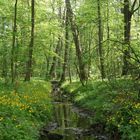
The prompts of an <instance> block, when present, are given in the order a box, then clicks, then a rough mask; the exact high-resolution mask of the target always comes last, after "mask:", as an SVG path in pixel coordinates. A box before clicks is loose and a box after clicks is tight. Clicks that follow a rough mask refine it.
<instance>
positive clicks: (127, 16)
mask: <svg viewBox="0 0 140 140" xmlns="http://www.w3.org/2000/svg"><path fill="white" fill-rule="evenodd" d="M137 2H138V1H137V0H134V1H133V3H132V6H131V7H130V1H129V0H124V8H123V14H124V47H125V49H124V53H123V67H122V75H127V74H128V70H129V58H130V48H131V44H130V36H131V19H132V15H133V14H134V13H135V12H136V11H137V10H138V9H139V7H140V4H139V5H138V7H137V8H136V9H135V6H136V3H137Z"/></svg>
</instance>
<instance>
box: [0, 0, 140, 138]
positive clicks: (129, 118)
mask: <svg viewBox="0 0 140 140" xmlns="http://www.w3.org/2000/svg"><path fill="white" fill-rule="evenodd" d="M54 80H55V81H59V82H60V83H61V85H62V87H63V88H64V89H65V90H67V92H69V93H71V94H74V95H72V96H76V97H75V99H74V102H76V103H77V104H79V105H81V106H82V107H85V108H88V109H91V110H95V112H98V113H97V114H98V115H97V116H96V117H95V122H100V123H102V124H105V125H106V126H107V127H106V132H107V133H108V132H111V134H110V135H111V140H118V139H122V140H123V139H124V140H126V139H127V140H129V139H130V140H139V139H140V102H139V101H140V1H139V0H0V84H1V85H0V96H1V97H0V105H1V106H2V107H0V122H2V121H3V123H1V124H0V131H1V132H2V133H1V132H0V137H1V138H2V140H35V138H36V137H38V136H37V133H36V132H37V130H36V129H37V128H40V126H42V122H44V121H45V120H47V119H48V118H50V117H48V116H51V113H50V112H51V111H50V110H51V105H50V104H49V100H51V99H50V97H49V93H50V90H51V86H50V81H54ZM45 83H46V86H45V87H44V85H45ZM43 89H44V91H43ZM30 90H31V91H30ZM45 90H46V92H48V95H44V92H45ZM34 91H36V93H34ZM41 91H42V94H41ZM21 93H22V94H21ZM28 93H29V94H28ZM79 93H81V94H79ZM18 94H19V95H18ZM24 94H25V95H24ZM26 94H27V95H26ZM17 96H18V97H17ZM25 96H27V97H25ZM35 96H36V97H35ZM45 96H47V97H46V99H45V98H43V97H45ZM18 98H21V100H23V102H22V103H23V105H27V104H29V106H28V107H26V106H25V107H23V106H22V103H20V101H19V102H18V103H19V104H18V103H17V104H16V103H14V101H15V102H16V101H17V100H18ZM28 98H31V99H30V100H35V99H36V100H37V101H36V102H37V103H36V102H32V103H29V102H28V101H27V100H26V99H28ZM3 100H4V101H3ZM42 100H43V101H42ZM8 101H9V105H13V108H12V109H11V112H10V111H9V112H8V110H9V106H8V103H5V102H8ZM24 101H25V102H24ZM103 101H104V102H103ZM44 102H47V105H48V104H49V105H48V106H50V108H49V110H47V109H46V107H45V105H44ZM86 102H88V103H89V104H87V103H86ZM16 105H17V106H18V107H19V108H20V107H23V108H24V109H25V112H26V113H27V112H30V113H31V114H32V115H33V116H34V117H33V116H32V117H31V118H30V117H29V116H28V113H27V114H26V113H24V115H23V116H21V113H20V111H21V110H22V109H21V110H20V109H17V108H18V107H17V106H16ZM15 106H16V107H17V108H16V107H15ZM15 108H16V109H17V110H16V109H15ZM31 108H32V109H31ZM39 108H41V109H42V108H43V109H44V112H43V111H42V115H41V116H39V115H37V114H38V113H39V111H40V109H39ZM33 109H35V110H33ZM43 109H42V110H43ZM6 110H7V111H6ZM13 110H14V111H15V110H16V111H15V114H16V115H17V118H18V120H20V119H21V118H22V122H21V121H15V122H13V121H12V122H10V120H9V121H8V120H7V117H8V116H9V118H11V117H12V116H13V113H12V112H13ZM32 112H34V113H32ZM35 112H36V113H35ZM46 113H47V114H49V115H48V116H47V117H48V118H46V117H45V114H46ZM7 114H9V115H7ZM34 114H35V115H34ZM14 116H15V115H14ZM105 116H108V117H107V119H105ZM4 118H6V119H5V121H4ZM27 118H28V119H27ZM33 118H34V119H33ZM40 118H41V119H40ZM42 118H43V119H42ZM122 118H123V119H122ZM36 119H38V120H39V119H40V120H41V121H39V122H38V123H37V124H36V125H35V130H34V131H35V132H33V131H32V132H31V136H30V135H27V136H26V135H25V134H26V132H28V131H29V130H30V129H33V126H32V122H31V120H34V122H36V121H35V120H36ZM98 119H100V120H98ZM27 120H29V121H28V122H27ZM24 121H25V122H24ZM18 123H21V126H23V127H22V128H21V129H18V128H17V127H16V130H15V131H14V130H13V131H14V133H10V134H9V132H10V130H11V128H13V127H14V126H16V125H19V124H18ZM24 124H25V125H24ZM6 125H8V126H9V125H10V127H11V128H7V127H6ZM28 125H29V126H30V127H31V126H32V127H31V128H29V127H28ZM8 129H9V130H8ZM21 130H22V131H23V133H22V132H21ZM6 131H7V132H6ZM16 132H17V133H16ZM34 134H36V135H34ZM113 136H114V137H113Z"/></svg>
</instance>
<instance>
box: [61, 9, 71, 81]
mask: <svg viewBox="0 0 140 140" xmlns="http://www.w3.org/2000/svg"><path fill="white" fill-rule="evenodd" d="M68 25H69V22H68V10H66V18H65V54H64V64H63V71H62V75H61V80H60V82H63V81H64V80H65V77H66V68H67V62H68V48H69V42H68V41H69V33H68Z"/></svg>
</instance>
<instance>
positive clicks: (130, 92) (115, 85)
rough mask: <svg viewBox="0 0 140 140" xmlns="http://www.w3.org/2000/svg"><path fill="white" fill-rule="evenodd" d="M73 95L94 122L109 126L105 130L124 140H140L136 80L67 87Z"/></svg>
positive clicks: (73, 84)
mask: <svg viewBox="0 0 140 140" xmlns="http://www.w3.org/2000/svg"><path fill="white" fill-rule="evenodd" d="M63 88H64V89H65V90H66V91H67V92H69V93H71V94H72V95H74V102H75V103H76V104H78V105H80V106H81V107H84V108H87V109H89V110H91V111H93V112H94V113H95V115H94V117H93V120H94V122H95V123H103V124H105V125H106V131H108V132H112V133H115V131H118V132H119V134H120V136H121V139H122V140H126V139H127V140H139V139H140V102H139V99H138V90H137V86H136V84H135V82H134V81H132V80H130V79H118V80H112V81H95V82H93V81H90V82H88V84H87V85H86V86H85V87H83V86H80V83H79V82H75V83H72V84H64V85H63Z"/></svg>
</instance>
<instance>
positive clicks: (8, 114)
mask: <svg viewBox="0 0 140 140" xmlns="http://www.w3.org/2000/svg"><path fill="white" fill-rule="evenodd" d="M50 91H51V85H50V83H48V82H45V81H39V80H34V81H32V82H19V83H17V85H16V91H15V88H14V87H13V86H12V85H4V84H3V83H2V82H1V83H0V140H37V139H38V137H39V129H40V128H41V126H42V125H43V124H44V123H47V121H49V119H50V117H51V108H52V107H51V102H50V97H49V93H50Z"/></svg>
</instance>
